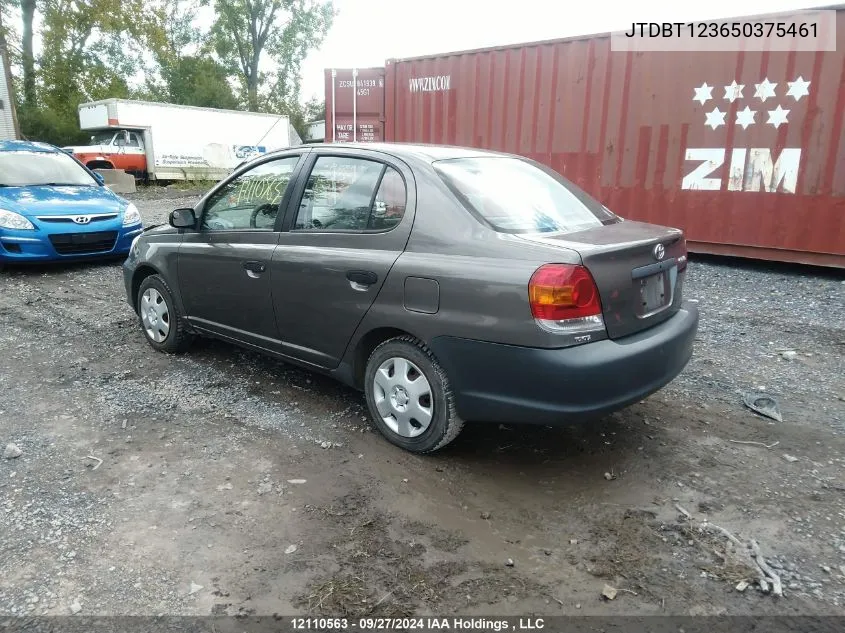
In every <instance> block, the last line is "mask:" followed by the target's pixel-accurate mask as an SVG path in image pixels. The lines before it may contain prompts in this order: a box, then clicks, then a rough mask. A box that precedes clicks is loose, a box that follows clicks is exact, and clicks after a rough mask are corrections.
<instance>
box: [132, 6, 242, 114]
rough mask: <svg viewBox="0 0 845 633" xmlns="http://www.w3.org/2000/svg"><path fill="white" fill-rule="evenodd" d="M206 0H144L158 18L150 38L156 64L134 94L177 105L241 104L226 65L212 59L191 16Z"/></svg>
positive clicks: (231, 107) (232, 105)
mask: <svg viewBox="0 0 845 633" xmlns="http://www.w3.org/2000/svg"><path fill="white" fill-rule="evenodd" d="M205 2H206V0H158V3H157V4H153V3H151V2H148V3H147V8H148V9H150V8H152V9H153V11H154V15H155V17H156V18H157V19H158V20H159V23H158V25H157V29H156V33H157V37H156V38H155V39H154V40H153V41H152V42H151V50H152V53H153V56H154V58H155V60H156V66H155V68H153V69H148V71H147V79H146V90H143V91H139V92H137V93H136V96H139V97H141V98H151V99H154V100H157V101H166V102H168V103H176V104H180V105H193V106H201V107H208V108H224V109H235V108H237V107H238V106H239V105H240V104H239V102H238V99H237V97H236V96H235V94H234V91H233V89H232V85H231V84H230V82H229V76H228V73H227V71H226V68H225V67H224V66H223V65H222V64H220V63H219V62H217V61H216V60H214V59H213V58H212V57H211V55H210V53H211V46H210V45H208V44H207V43H206V45H203V37H202V33H201V32H200V30H199V29H198V28H197V27H196V25H195V23H194V16H195V15H196V13H197V11H198V10H199V8H200V7H201V6H202V5H203V4H204V3H205Z"/></svg>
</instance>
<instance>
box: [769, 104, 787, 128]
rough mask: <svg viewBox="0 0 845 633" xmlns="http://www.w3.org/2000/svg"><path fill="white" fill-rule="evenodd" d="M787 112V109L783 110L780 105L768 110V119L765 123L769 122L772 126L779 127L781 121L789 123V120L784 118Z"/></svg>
mask: <svg viewBox="0 0 845 633" xmlns="http://www.w3.org/2000/svg"><path fill="white" fill-rule="evenodd" d="M787 114H789V110H784V109H783V108H781V107H780V106H778V107H777V108H775V109H774V110H769V120H768V121H767V123H771V124H772V126H773V127H775V128H779V127H780V126H781V123H789V121H787V120H786V115H787Z"/></svg>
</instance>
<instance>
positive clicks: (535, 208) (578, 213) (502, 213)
mask: <svg viewBox="0 0 845 633" xmlns="http://www.w3.org/2000/svg"><path fill="white" fill-rule="evenodd" d="M434 168H435V170H436V171H437V173H438V174H439V175H440V177H441V178H442V179H443V181H444V182H445V183H446V185H447V186H448V187H449V189H451V191H452V192H453V193H454V194H455V195H456V196H457V197H458V198H459V199H460V200H461V202H463V204H464V205H465V206H466V207H468V208H469V210H470V211H472V212H474V213H475V214H476V215H478V216H479V217H480V218H481V219H483V220H484V221H485V222H487V223H488V224H489V225H490V226H492V227H493V229H495V230H496V231H500V232H503V233H547V232H563V233H573V232H575V231H582V230H586V229H589V228H593V227H597V226H602V224H603V223H606V222H611V221H615V220H616V219H617V218H616V216H614V215H613V214H612V213H610V212H609V211H607V210H606V209H605V208H604V207H602V206H601V204H599V203H598V202H595V201H592V204H591V203H590V202H591V201H590V200H589V199H588V198H587V197H586V195H585V194H582V195H580V196H579V195H578V194H577V193H576V191H575V189H574V188H572V187H569V186H567V184H566V183H565V181H564V180H563V179H562V178H561V177H560V176H557V175H555V174H554V173H552V172H551V171H550V170H546V169H541V168H539V167H537V166H536V165H533V164H531V163H529V162H526V161H523V160H519V159H517V158H509V157H498V156H496V157H484V158H458V159H448V160H441V161H436V162H435V163H434Z"/></svg>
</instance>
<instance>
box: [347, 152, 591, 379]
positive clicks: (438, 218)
mask: <svg viewBox="0 0 845 633" xmlns="http://www.w3.org/2000/svg"><path fill="white" fill-rule="evenodd" d="M414 175H415V178H416V182H417V188H418V191H419V202H418V209H417V214H416V217H415V220H414V226H413V231H412V233H411V236H410V239H409V241H408V245H407V248H406V249H405V252H404V253H403V254H402V255H401V256H400V257H399V259H398V260H397V261H396V263H395V264H394V266H393V269H392V270H391V272H390V276H389V277H388V279H387V281H386V282H385V285H384V287H383V288H382V289H381V292H380V293H379V296H378V299H377V300H376V301H375V303H374V304H373V306H372V308H370V310H369V312H368V313H367V315H366V317H365V319H364V320H363V321H362V323H361V326H360V327H359V328H358V330H357V331H356V333H355V336H354V338H353V340H352V344H351V345H350V348H349V349H348V350H347V355H346V357H345V362H346V363H352V355H353V354H354V350H355V348H356V346H357V344H358V342H359V341H360V340H361V338H362V337H364V336H366V334H367V333H368V332H371V331H373V330H376V329H380V328H397V329H400V330H403V331H406V332H408V333H410V334H413V335H414V336H416V337H417V338H419V339H421V340H422V341H423V342H429V341H430V340H432V339H433V338H434V337H435V336H439V335H449V336H456V337H465V338H469V339H478V340H483V341H494V342H498V343H505V344H510V345H525V346H530V347H546V348H554V347H561V346H563V345H564V344H565V343H564V341H563V340H562V339H561V337H559V336H556V335H554V334H550V333H548V332H546V331H544V330H541V329H540V328H539V327H538V326H537V325H536V323H535V322H534V319H533V316H532V314H531V307H530V305H529V302H528V283H529V281H530V279H531V275H532V274H533V273H534V272H535V271H536V270H537V268H539V267H540V266H541V265H542V264H544V263H548V262H560V263H573V264H574V263H580V257H579V256H578V254H577V253H576V252H574V251H572V250H569V249H566V248H560V247H557V246H553V245H548V244H534V243H529V242H525V241H524V240H520V239H518V238H516V237H515V236H512V235H505V234H501V233H497V232H495V231H493V230H492V229H489V228H488V227H486V226H485V225H483V224H481V223H480V222H479V221H478V220H476V219H475V218H474V217H473V216H472V215H471V214H470V213H469V211H467V210H466V209H464V207H463V206H461V205H460V203H459V202H458V201H457V200H456V199H455V198H454V197H453V195H452V194H451V192H449V191H448V189H446V187H445V185H443V184H442V181H441V180H440V179H439V178H438V177H437V175H436V174H435V173H434V172H433V170H432V169H431V167H430V165H425V164H417V165H414ZM420 279H422V280H430V281H431V282H434V283H436V285H437V290H438V295H439V296H438V305H437V311H436V312H435V313H432V312H431V311H415V310H409V309H408V307H407V303H408V302H409V301H410V302H411V303H413V299H414V297H408V296H407V295H406V288H407V287H408V282H409V280H411V283H410V287H411V289H413V287H414V284H415V283H418V280H420Z"/></svg>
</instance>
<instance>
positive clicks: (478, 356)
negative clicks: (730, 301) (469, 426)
mask: <svg viewBox="0 0 845 633" xmlns="http://www.w3.org/2000/svg"><path fill="white" fill-rule="evenodd" d="M698 320H699V314H698V308H696V307H695V305H693V304H684V306H683V307H682V308H681V309H680V310H679V311H678V312H677V313H676V314H675V315H674V316H672V317H671V318H670V319H668V320H667V321H664V322H663V323H661V324H659V325H656V326H654V327H651V328H649V329H648V330H645V331H643V332H638V333H636V334H633V335H631V336H627V337H625V338H622V339H617V340H604V341H597V342H595V343H588V344H586V345H581V346H578V347H570V348H564V349H538V348H528V347H517V346H512V345H501V344H498V343H487V342H481V341H473V340H468V339H461V338H453V337H437V338H435V339H433V340H432V341H431V345H430V347H431V350H432V352H433V353H434V354H435V356H437V358H438V360H439V361H440V363H441V365H442V366H443V368H444V369H445V370H446V372H447V375H448V376H449V381H450V383H451V387H452V390H453V392H454V394H455V404H456V409H457V413H458V415H459V416H460V417H461V418H463V419H465V420H472V421H479V422H499V423H508V422H512V423H527V424H546V425H555V424H568V423H570V422H577V421H582V420H585V419H590V418H594V417H599V416H602V415H606V414H608V413H612V412H613V411H617V410H619V409H622V408H624V407H626V406H628V405H631V404H633V403H635V402H638V401H639V400H641V399H643V398H645V397H646V396H648V395H650V394H652V393H654V392H656V391H658V390H659V389H661V388H662V387H664V386H665V385H666V384H667V383H669V382H671V381H672V380H673V379H674V378H675V377H676V376H677V375H678V374H679V373H680V372H681V371H682V370H683V369H684V367H685V366H686V364H687V363H688V362H689V359H690V358H691V356H692V351H693V342H694V340H695V336H696V332H697V331H698Z"/></svg>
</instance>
